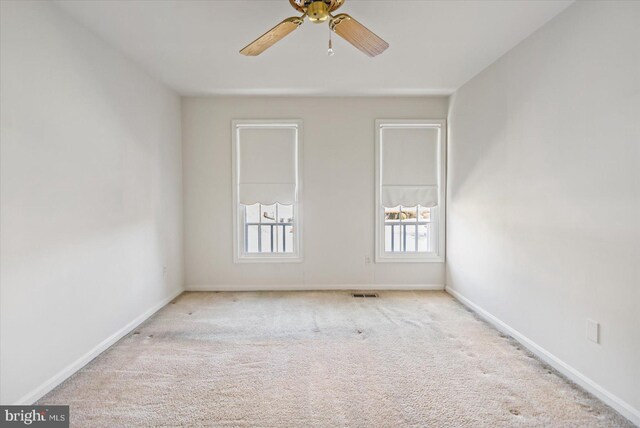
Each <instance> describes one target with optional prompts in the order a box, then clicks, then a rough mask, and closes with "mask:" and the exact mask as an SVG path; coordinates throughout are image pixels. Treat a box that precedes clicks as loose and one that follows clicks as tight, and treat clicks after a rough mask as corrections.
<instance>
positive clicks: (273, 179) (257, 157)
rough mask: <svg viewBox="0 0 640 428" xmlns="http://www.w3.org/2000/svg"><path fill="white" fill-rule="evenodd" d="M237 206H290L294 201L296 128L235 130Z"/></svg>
mask: <svg viewBox="0 0 640 428" xmlns="http://www.w3.org/2000/svg"><path fill="white" fill-rule="evenodd" d="M238 133H239V135H238V137H239V138H238V145H239V147H238V185H239V186H238V191H239V200H240V203H242V204H245V205H253V204H255V203H261V204H265V205H271V204H274V203H276V202H279V203H281V204H285V205H290V204H292V203H294V202H295V200H296V184H297V179H296V175H297V174H296V128H295V127H289V128H276V127H260V128H243V127H240V128H238Z"/></svg>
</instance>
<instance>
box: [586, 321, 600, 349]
mask: <svg viewBox="0 0 640 428" xmlns="http://www.w3.org/2000/svg"><path fill="white" fill-rule="evenodd" d="M587 339H589V340H590V341H592V342H594V343H600V324H599V323H597V322H595V321H594V320H590V319H587Z"/></svg>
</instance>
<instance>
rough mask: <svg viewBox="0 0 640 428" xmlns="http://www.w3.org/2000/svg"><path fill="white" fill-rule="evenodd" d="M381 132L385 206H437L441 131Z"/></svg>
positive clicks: (394, 129)
mask: <svg viewBox="0 0 640 428" xmlns="http://www.w3.org/2000/svg"><path fill="white" fill-rule="evenodd" d="M380 132H381V135H380V145H381V147H380V162H381V165H380V174H381V177H380V178H381V187H382V188H381V201H382V205H383V206H385V207H395V206H398V205H403V206H408V207H412V206H416V205H422V206H424V207H434V206H436V205H438V193H439V192H438V175H439V174H438V172H439V171H438V140H439V129H438V128H433V127H382V128H381V130H380Z"/></svg>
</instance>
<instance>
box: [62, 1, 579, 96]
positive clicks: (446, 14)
mask: <svg viewBox="0 0 640 428" xmlns="http://www.w3.org/2000/svg"><path fill="white" fill-rule="evenodd" d="M571 3H572V0H551V1H545V0H502V1H493V0H492V1H489V0H483V1H406V0H392V1H387V0H377V1H375V0H374V1H372V0H347V1H346V2H345V4H344V6H342V8H341V9H340V12H345V13H349V14H350V15H352V16H353V17H354V18H356V19H358V20H359V21H360V22H362V23H363V24H364V25H366V26H367V27H368V28H370V29H371V30H373V31H374V32H376V33H377V34H378V35H380V36H381V37H382V38H383V39H385V40H386V41H387V42H389V44H390V45H391V46H390V48H389V49H388V50H387V51H386V52H384V53H383V54H382V55H380V56H378V57H376V58H369V57H367V56H365V55H364V54H362V53H361V52H360V51H358V50H356V49H355V48H353V47H352V46H351V45H349V44H348V43H347V42H345V41H344V40H342V39H340V38H339V37H338V36H337V35H335V34H334V35H333V38H334V49H335V50H336V55H335V56H333V57H328V56H327V54H326V51H327V41H328V36H329V29H328V26H327V24H326V23H325V24H313V23H311V22H309V21H306V22H305V23H304V25H302V26H301V27H300V28H299V29H298V30H296V31H294V32H293V33H292V34H290V35H289V36H288V37H286V38H285V39H284V40H282V41H281V42H280V43H278V44H276V45H275V46H273V47H272V48H270V49H269V50H267V51H266V52H264V53H263V54H262V55H260V56H258V57H245V56H242V55H240V54H239V53H238V51H239V50H240V49H241V48H242V47H244V46H245V45H246V44H248V43H249V42H251V41H252V40H253V39H255V38H256V37H258V36H259V35H260V34H262V33H263V32H265V31H266V30H268V29H269V28H271V27H272V26H273V25H275V24H276V23H278V22H279V21H280V20H282V19H283V18H285V17H288V16H294V15H298V13H297V12H296V11H294V9H293V8H292V7H291V6H290V5H289V2H288V1H287V0H246V1H244V0H212V1H202V0H199V1H196V0H181V1H171V0H133V1H123V0H121V1H114V0H95V1H86V0H80V1H78V0H58V1H57V4H58V5H60V6H61V7H62V8H63V9H64V10H66V11H67V12H68V13H70V14H71V15H73V16H74V17H75V18H76V19H78V20H79V21H80V22H82V23H84V24H85V25H86V26H87V27H89V28H90V29H91V30H93V31H94V32H95V33H97V34H99V35H100V36H101V37H102V38H104V39H105V40H107V41H108V42H109V43H110V44H112V45H114V46H116V47H117V48H118V49H120V50H121V51H123V52H124V53H125V54H126V55H127V56H129V57H130V58H132V59H133V60H134V61H136V62H137V63H139V64H140V65H141V66H142V67H144V68H145V69H146V70H147V71H148V72H149V73H151V74H152V75H155V76H157V77H158V78H159V79H160V80H162V81H163V82H165V83H166V84H167V85H169V86H170V87H172V88H174V89H175V90H176V91H178V92H179V93H181V94H184V95H205V94H278V95H280V94H281V95H287V94H304V95H423V94H450V93H452V92H453V91H455V90H456V89H457V88H458V87H460V86H461V85H462V84H464V83H465V82H466V81H468V80H469V79H470V78H472V77H473V76H474V75H476V74H477V73H478V72H480V71H481V70H482V69H483V68H485V67H486V66H488V65H489V64H491V63H492V62H493V61H495V60H496V59H497V58H499V57H500V56H501V55H502V54H504V53H505V52H507V51H508V50H509V49H511V48H512V47H513V46H515V45H516V44H518V43H519V42H520V41H521V40H523V39H524V38H526V37H527V36H528V35H530V34H531V33H533V32H534V31H535V30H536V29H538V28H540V27H541V26H542V25H543V24H544V23H546V22H547V21H549V20H550V19H551V18H552V17H554V16H555V15H557V14H558V13H559V12H561V11H562V10H563V9H565V8H566V7H567V6H569V5H570V4H571Z"/></svg>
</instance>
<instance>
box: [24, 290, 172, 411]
mask: <svg viewBox="0 0 640 428" xmlns="http://www.w3.org/2000/svg"><path fill="white" fill-rule="evenodd" d="M183 292H184V290H183V289H179V290H176V291H175V292H173V293H171V295H170V296H169V297H166V298H164V299H162V300H161V301H160V302H158V303H156V304H155V305H153V306H152V307H151V308H149V309H147V310H146V311H145V312H144V313H142V314H141V315H139V316H138V317H136V318H135V319H133V320H132V321H131V322H129V323H128V324H127V325H125V326H124V327H122V328H121V329H119V330H118V331H116V332H115V333H113V334H112V335H111V336H109V337H107V338H106V339H105V340H103V341H102V342H100V343H99V344H98V345H97V346H95V347H94V348H93V349H91V350H90V351H89V352H87V353H86V354H84V355H83V356H82V357H80V358H78V359H77V360H76V361H74V362H73V363H71V364H69V365H68V366H67V367H65V368H64V369H62V370H60V371H59V372H58V373H57V374H56V375H54V376H53V377H51V378H50V379H49V380H47V381H45V382H43V383H42V384H40V385H39V386H38V387H36V388H35V389H33V390H32V391H30V392H29V393H27V394H26V395H24V396H23V397H22V398H20V399H19V400H18V401H17V402H16V403H14V404H16V405H31V404H33V403H35V402H36V401H38V400H39V399H40V398H42V397H43V396H44V395H45V394H47V393H48V392H49V391H51V390H52V389H53V388H55V387H56V386H58V385H60V384H61V383H62V382H64V381H65V380H67V379H68V378H69V377H70V376H71V375H73V374H74V373H75V372H77V371H78V370H80V369H81V368H82V367H84V366H85V365H87V364H88V363H89V362H90V361H91V360H93V359H94V358H95V357H97V356H98V355H100V354H101V353H102V352H104V351H105V350H106V349H107V348H108V347H109V346H111V345H113V344H114V343H116V342H117V341H118V340H120V339H122V338H123V337H124V336H126V335H127V334H129V332H131V331H132V330H133V329H135V328H136V327H138V326H139V325H140V324H142V323H143V322H144V321H146V320H147V319H148V318H149V317H151V315H153V314H155V313H156V312H158V311H159V310H160V309H162V308H163V307H164V306H165V305H166V304H168V303H169V302H170V301H172V300H173V299H175V298H176V297H177V296H179V295H180V294H182V293H183Z"/></svg>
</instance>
